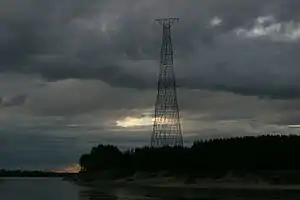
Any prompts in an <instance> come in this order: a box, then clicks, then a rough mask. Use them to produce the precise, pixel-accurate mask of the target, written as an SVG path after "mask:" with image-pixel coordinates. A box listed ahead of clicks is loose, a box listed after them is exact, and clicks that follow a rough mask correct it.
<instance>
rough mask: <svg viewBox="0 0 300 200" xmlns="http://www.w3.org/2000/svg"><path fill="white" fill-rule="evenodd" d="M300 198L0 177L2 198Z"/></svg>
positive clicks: (268, 193)
mask: <svg viewBox="0 0 300 200" xmlns="http://www.w3.org/2000/svg"><path fill="white" fill-rule="evenodd" d="M98 199H101V200H117V199H118V200H142V199H145V200H179V199H180V200H194V199H199V200H271V199H277V200H278V199H280V200H281V199H282V200H298V199H299V200H300V192H291V191H290V192H287V191H285V192H283V191H276V192H274V191H234V190H197V191H196V190H188V189H157V188H130V189H129V188H111V187H105V186H102V187H94V188H93V187H81V186H77V185H74V184H72V183H69V182H67V181H62V180H61V179H58V178H38V179H32V178H28V179H26V178H7V179H0V200H98Z"/></svg>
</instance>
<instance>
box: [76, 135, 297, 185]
mask: <svg viewBox="0 0 300 200" xmlns="http://www.w3.org/2000/svg"><path fill="white" fill-rule="evenodd" d="M299 155H300V136H294V135H291V136H260V137H240V138H229V139H215V140H209V141H196V142H194V144H193V145H192V146H191V147H162V148H150V147H144V148H137V149H133V150H129V151H126V152H122V151H120V150H119V149H118V148H117V147H115V146H111V145H99V146H97V147H94V148H92V150H91V152H90V153H88V154H84V155H82V156H81V158H80V165H81V167H82V171H81V172H80V173H79V174H78V176H76V180H77V182H80V183H98V184H100V183H105V184H108V183H114V184H116V183H117V184H121V185H122V184H123V185H128V184H131V185H139V186H141V185H151V186H158V187H199V188H203V187H225V188H226V187H235V188H236V187H244V188H245V187H246V188H247V187H248V188H256V189H257V188H270V187H273V188H274V187H275V188H276V187H277V188H283V187H285V188H286V189H300V161H299Z"/></svg>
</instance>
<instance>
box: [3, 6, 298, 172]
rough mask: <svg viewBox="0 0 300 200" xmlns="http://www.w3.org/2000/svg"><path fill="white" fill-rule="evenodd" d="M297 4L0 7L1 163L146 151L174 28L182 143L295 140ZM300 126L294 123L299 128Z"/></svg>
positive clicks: (43, 163)
mask: <svg viewBox="0 0 300 200" xmlns="http://www.w3.org/2000/svg"><path fill="white" fill-rule="evenodd" d="M299 9H300V1H295V0H264V1H261V0H251V1H241V0H184V1H183V0H151V1H149V0H85V1H82V0H51V1H46V0H38V1H37V0H1V1H0V97H1V99H0V100H1V101H0V102H1V108H0V168H18V167H20V168H41V169H56V168H62V167H65V166H68V165H71V164H74V163H77V160H78V158H79V156H80V155H81V154H82V153H85V152H88V151H89V150H90V149H91V147H92V146H93V145H96V144H99V143H104V144H108V143H110V144H116V145H119V146H121V147H122V148H128V147H133V146H142V145H148V144H149V140H150V134H151V124H152V119H151V118H152V115H153V111H154V107H153V106H154V103H155V93H156V91H155V89H156V81H157V74H158V69H159V68H158V67H159V62H158V61H159V47H160V42H161V28H160V27H159V25H156V24H155V23H154V22H153V21H154V19H156V18H162V17H179V18H180V23H178V24H176V25H174V27H173V28H172V31H173V42H174V45H173V46H174V49H175V50H174V51H175V71H176V77H177V82H178V85H179V86H180V88H179V89H178V99H179V106H180V109H181V117H182V127H183V137H184V141H185V144H187V145H188V144H190V143H191V142H192V141H193V140H195V139H202V138H214V137H230V136H241V135H259V134H268V133H281V134H288V133H292V134H297V133H298V129H297V127H298V126H297V125H298V124H300V101H299V98H300V83H299V77H300V56H299V53H300V12H299ZM299 127H300V126H299Z"/></svg>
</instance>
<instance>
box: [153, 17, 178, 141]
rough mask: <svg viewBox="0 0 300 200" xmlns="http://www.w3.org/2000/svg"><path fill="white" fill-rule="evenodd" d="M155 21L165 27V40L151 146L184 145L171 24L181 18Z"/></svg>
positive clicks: (162, 47) (162, 46) (162, 49)
mask: <svg viewBox="0 0 300 200" xmlns="http://www.w3.org/2000/svg"><path fill="white" fill-rule="evenodd" d="M155 21H156V22H158V23H159V24H160V25H162V27H163V40H162V45H161V52H160V53H161V58H160V71H159V78H158V89H157V90H158V91H157V97H156V104H155V119H154V124H153V130H152V135H151V146H152V147H162V146H183V140H182V133H181V125H180V116H179V107H178V102H177V91H176V80H175V73H174V68H173V46H172V37H171V26H172V24H173V23H175V22H178V21H179V18H163V19H157V20H155Z"/></svg>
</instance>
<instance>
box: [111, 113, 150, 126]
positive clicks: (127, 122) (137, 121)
mask: <svg viewBox="0 0 300 200" xmlns="http://www.w3.org/2000/svg"><path fill="white" fill-rule="evenodd" d="M153 122H154V119H153V118H152V117H147V116H145V117H141V118H138V117H125V118H124V119H122V120H118V121H117V122H116V124H117V126H119V127H123V128H128V127H138V126H151V125H152V124H153Z"/></svg>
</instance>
